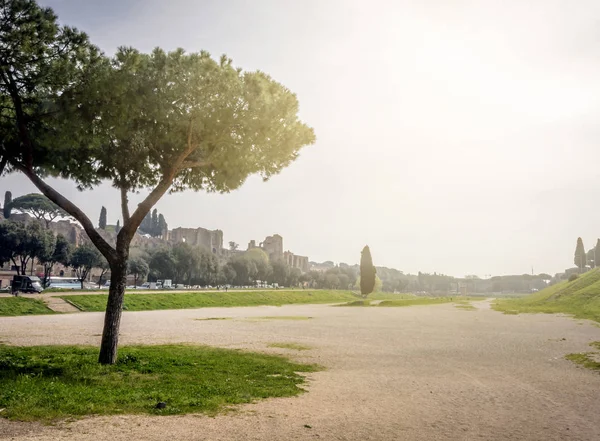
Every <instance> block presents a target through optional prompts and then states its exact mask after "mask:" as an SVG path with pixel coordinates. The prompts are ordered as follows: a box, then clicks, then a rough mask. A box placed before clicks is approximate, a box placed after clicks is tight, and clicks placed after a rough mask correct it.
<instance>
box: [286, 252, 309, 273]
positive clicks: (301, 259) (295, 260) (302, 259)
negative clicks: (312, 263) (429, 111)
mask: <svg viewBox="0 0 600 441" xmlns="http://www.w3.org/2000/svg"><path fill="white" fill-rule="evenodd" d="M283 260H284V262H285V263H287V264H288V266H289V267H290V268H299V269H300V270H301V271H302V272H303V273H306V272H308V270H309V269H310V268H309V263H308V257H307V256H298V255H296V254H294V253H292V252H291V251H286V252H285V253H283Z"/></svg>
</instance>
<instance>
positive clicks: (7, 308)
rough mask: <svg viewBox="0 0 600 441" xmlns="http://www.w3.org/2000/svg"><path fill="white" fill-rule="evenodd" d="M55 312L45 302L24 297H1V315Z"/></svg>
mask: <svg viewBox="0 0 600 441" xmlns="http://www.w3.org/2000/svg"><path fill="white" fill-rule="evenodd" d="M36 314H55V312H54V311H52V310H51V309H50V308H48V307H47V306H46V304H45V303H44V302H42V301H41V300H38V299H27V298H24V297H0V316H17V315H36Z"/></svg>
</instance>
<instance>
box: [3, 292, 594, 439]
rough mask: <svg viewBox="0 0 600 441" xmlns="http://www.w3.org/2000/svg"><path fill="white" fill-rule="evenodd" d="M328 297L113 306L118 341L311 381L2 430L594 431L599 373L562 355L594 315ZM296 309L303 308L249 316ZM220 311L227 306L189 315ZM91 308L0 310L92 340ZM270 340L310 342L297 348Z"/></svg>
mask: <svg viewBox="0 0 600 441" xmlns="http://www.w3.org/2000/svg"><path fill="white" fill-rule="evenodd" d="M476 306H477V307H478V309H477V310H476V311H463V310H459V309H456V308H455V307H454V306H453V305H450V304H444V305H435V306H414V307H405V308H350V307H346V308H339V307H331V306H326V305H293V306H292V305H290V306H283V307H249V308H204V309H196V310H177V311H148V312H126V313H124V318H123V325H122V337H121V339H122V340H121V342H122V343H123V344H127V343H148V344H150V343H165V342H190V343H202V344H209V345H216V346H223V347H235V348H246V349H251V350H259V351H266V352H270V353H281V354H286V355H290V356H292V357H294V358H296V359H298V360H302V361H310V362H317V363H320V364H322V365H324V366H326V367H327V370H325V371H323V372H318V373H315V374H311V375H310V377H309V378H310V382H309V384H308V390H309V392H308V393H306V394H303V395H301V396H299V397H295V398H285V399H270V400H266V401H261V402H258V403H256V404H251V405H246V406H242V407H240V408H239V409H238V410H237V411H236V412H233V413H230V414H227V415H220V416H218V417H216V418H210V417H206V416H201V415H200V416H198V415H188V416H181V417H147V416H119V417H96V418H86V419H83V420H80V421H75V422H68V423H60V424H58V425H55V426H43V425H40V424H32V423H15V422H9V421H6V420H1V419H0V438H1V439H12V440H36V441H45V440H63V439H69V440H94V441H96V440H98V441H101V440H111V441H120V440H157V441H158V440H161V441H164V440H165V439H167V440H212V441H216V440H223V441H224V440H273V441H275V440H315V439H322V440H349V441H350V440H357V441H358V440H411V441H412V440H417V441H418V440H453V441H454V440H485V441H489V440H528V441H529V440H540V441H541V440H544V441H546V440H589V441H593V440H599V439H600V400H599V399H598V394H599V391H600V375H598V373H596V372H593V371H589V370H585V369H582V368H579V367H577V366H575V365H573V364H572V363H571V362H569V361H566V360H564V358H563V357H564V355H565V354H567V353H570V352H584V351H587V350H589V346H588V344H589V343H590V342H591V341H595V340H596V341H597V340H600V329H599V328H598V327H597V326H594V325H593V324H590V323H589V322H582V321H577V320H572V319H569V318H565V317H559V316H550V315H519V316H510V315H502V314H500V313H497V312H495V311H491V310H490V309H489V307H488V304H487V303H485V302H480V303H477V304H476ZM263 316H307V317H312V318H311V319H310V320H274V319H258V317H263ZM208 317H231V318H232V319H231V320H214V321H212V320H206V321H198V320H195V319H198V318H208ZM101 326H102V314H99V313H81V314H65V315H57V316H37V317H7V318H0V340H2V341H5V342H7V343H10V344H15V345H30V344H95V345H97V344H99V338H100V337H99V334H100V332H101ZM269 342H297V343H301V344H304V345H308V346H311V347H312V348H313V349H312V350H309V351H303V352H296V351H292V350H285V349H272V348H267V344H268V343H269Z"/></svg>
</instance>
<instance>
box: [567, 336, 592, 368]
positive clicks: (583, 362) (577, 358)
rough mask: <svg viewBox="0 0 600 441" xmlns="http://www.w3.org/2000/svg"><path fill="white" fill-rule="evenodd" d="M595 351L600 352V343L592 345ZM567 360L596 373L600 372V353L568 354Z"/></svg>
mask: <svg viewBox="0 0 600 441" xmlns="http://www.w3.org/2000/svg"><path fill="white" fill-rule="evenodd" d="M590 346H591V347H592V348H594V349H599V350H600V341H596V342H593V343H590ZM565 358H566V359H567V360H570V361H572V362H573V363H576V364H578V365H580V366H583V367H584V368H587V369H592V370H594V371H600V352H584V353H582V354H568V355H566V356H565Z"/></svg>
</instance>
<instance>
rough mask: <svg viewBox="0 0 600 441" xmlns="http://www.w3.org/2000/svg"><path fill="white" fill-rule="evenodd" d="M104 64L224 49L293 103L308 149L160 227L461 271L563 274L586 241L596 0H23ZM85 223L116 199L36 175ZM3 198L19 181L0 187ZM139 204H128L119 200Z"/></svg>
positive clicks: (599, 8)
mask: <svg viewBox="0 0 600 441" xmlns="http://www.w3.org/2000/svg"><path fill="white" fill-rule="evenodd" d="M40 3H41V4H43V5H46V6H51V7H52V8H54V10H55V12H56V13H57V14H58V16H59V18H60V21H61V22H62V23H64V24H68V25H71V26H75V27H77V28H79V29H81V30H84V31H85V32H87V33H88V34H89V36H90V38H91V40H92V42H94V43H95V44H96V45H98V46H99V47H100V48H101V49H102V50H103V51H105V53H107V54H109V55H110V54H113V53H114V51H115V50H116V48H117V47H119V46H133V47H135V48H137V49H140V50H142V51H150V50H152V49H153V48H154V47H156V46H159V47H162V48H164V49H166V50H172V49H175V48H177V47H182V48H184V49H186V50H187V51H189V52H195V51H199V50H201V49H204V50H207V51H209V52H210V53H211V54H212V55H213V56H215V57H218V56H220V55H221V54H227V55H228V56H229V57H231V58H233V60H234V64H235V65H236V66H238V67H241V68H243V69H245V70H257V69H260V70H262V71H265V72H267V73H269V74H270V75H271V76H272V77H273V78H274V79H276V80H277V81H279V82H281V83H283V84H284V85H286V86H287V87H288V88H290V89H291V90H292V91H293V92H295V93H296V94H297V96H298V99H299V102H300V117H301V119H302V120H303V121H305V122H306V123H307V124H309V125H310V126H312V127H313V128H314V129H315V132H316V135H317V142H316V143H315V144H314V145H312V146H308V147H306V148H304V149H303V150H302V151H301V155H300V158H299V159H298V160H297V161H295V162H294V163H293V164H292V165H291V166H290V167H288V168H287V169H285V170H284V171H283V172H282V173H281V174H280V175H278V176H275V177H274V178H272V179H271V180H270V181H269V182H267V183H263V182H262V181H261V180H260V179H257V178H250V179H248V181H247V182H246V183H245V184H244V186H243V187H241V188H240V189H239V190H236V191H234V192H232V193H230V194H226V195H221V194H206V193H194V192H184V193H180V194H175V195H169V196H165V197H164V198H163V199H162V200H161V201H160V202H159V203H158V204H157V208H158V210H159V211H160V212H162V213H164V215H165V217H166V220H167V222H168V223H169V228H175V227H179V226H182V227H190V228H191V227H194V228H195V227H205V228H209V229H217V228H218V229H221V230H223V232H224V238H225V243H227V242H228V241H235V242H238V243H240V244H241V246H242V247H245V246H246V244H247V243H248V241H249V240H251V239H255V240H257V241H262V240H263V239H264V237H265V236H267V235H272V234H274V233H278V234H280V235H282V236H283V238H284V248H285V249H286V250H291V251H292V252H294V253H295V254H300V255H306V256H309V258H310V259H311V260H312V261H325V260H332V261H334V262H336V263H337V262H346V263H358V261H359V259H360V251H361V249H362V247H363V246H364V245H365V244H368V245H369V246H370V248H371V253H372V255H373V259H374V263H375V264H376V265H381V266H388V267H394V268H398V269H400V270H402V271H405V272H410V273H416V272H417V271H424V272H438V273H444V274H449V275H455V276H462V275H466V274H477V275H479V276H480V277H485V276H488V275H501V274H522V273H530V272H531V271H532V269H533V271H534V272H535V273H541V272H547V273H551V274H553V273H555V272H559V271H563V270H564V269H565V268H568V267H572V266H574V265H573V254H574V251H575V244H576V239H577V237H579V236H581V237H582V238H583V241H584V244H585V246H586V248H587V249H589V248H591V247H592V246H593V245H594V244H595V243H596V240H597V238H598V237H600V209H598V208H597V207H596V205H597V203H598V202H597V201H599V200H600V173H599V172H600V167H599V166H598V164H599V160H600V149H599V148H598V147H599V145H600V125H599V124H598V120H599V119H600V81H599V80H598V79H599V78H600V50H599V47H600V26H599V24H600V2H598V1H596V0H578V1H577V2H576V3H574V2H571V1H568V0H564V1H563V0H529V1H525V0H498V1H496V0H484V1H467V0H414V1H392V0H389V1H381V0H373V1H369V2H365V1H361V0H326V1H323V0H302V1H300V0H297V1H292V0H285V1H282V0H253V1H248V0H246V1H243V0H229V1H216V0H215V1H193V0H170V1H168V2H165V1H163V0H119V1H116V0H103V1H102V2H99V1H92V0H43V1H40ZM50 182H51V183H52V185H54V186H55V187H56V188H57V189H59V190H60V191H62V192H64V193H65V194H66V195H68V197H69V198H71V199H72V200H73V201H74V202H75V203H76V204H78V205H79V206H80V207H82V208H83V210H84V211H85V212H86V213H87V214H88V216H89V217H90V218H92V219H93V220H94V221H96V219H97V218H98V216H99V212H100V207H101V206H102V205H104V206H106V207H107V209H108V220H109V223H116V220H117V217H118V213H119V211H120V210H119V195H118V193H117V191H116V190H115V189H113V188H111V187H110V185H104V186H101V187H99V188H98V189H96V190H93V191H91V192H90V191H87V192H83V193H81V192H78V191H77V190H76V189H75V186H74V185H73V184H72V183H70V182H67V181H57V180H50ZM0 190H1V191H4V190H11V191H12V192H13V195H14V196H18V195H20V194H25V193H29V192H32V191H34V187H33V186H32V185H31V184H30V183H29V182H28V181H27V180H26V179H25V178H24V177H23V176H19V175H11V176H9V177H4V178H1V179H0ZM143 196H144V193H141V194H139V195H134V196H133V197H132V198H131V200H132V206H134V205H135V203H136V201H139V200H141V199H142V198H143Z"/></svg>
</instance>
